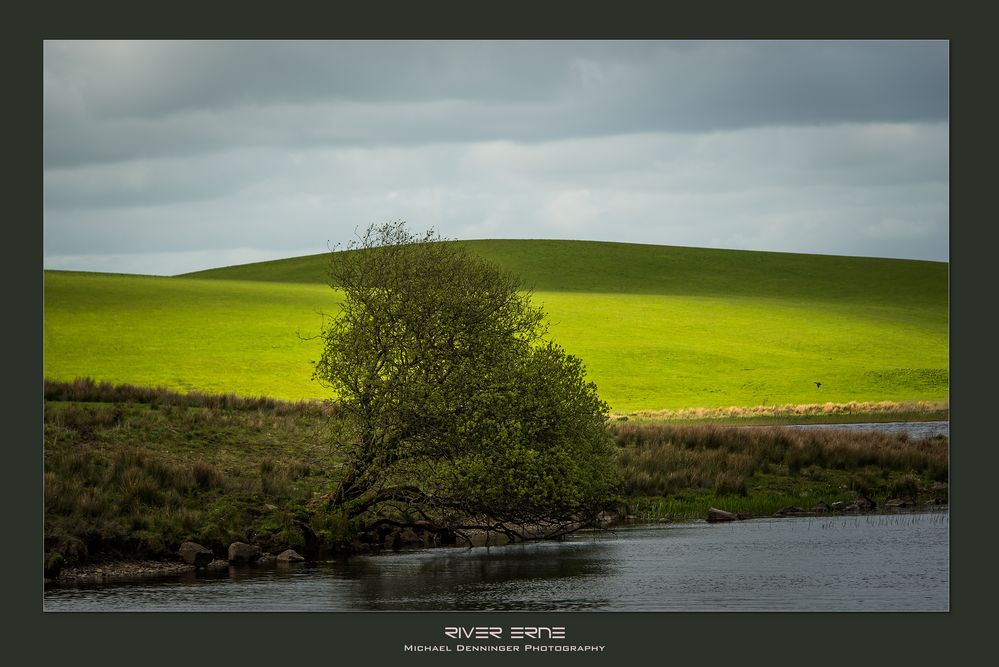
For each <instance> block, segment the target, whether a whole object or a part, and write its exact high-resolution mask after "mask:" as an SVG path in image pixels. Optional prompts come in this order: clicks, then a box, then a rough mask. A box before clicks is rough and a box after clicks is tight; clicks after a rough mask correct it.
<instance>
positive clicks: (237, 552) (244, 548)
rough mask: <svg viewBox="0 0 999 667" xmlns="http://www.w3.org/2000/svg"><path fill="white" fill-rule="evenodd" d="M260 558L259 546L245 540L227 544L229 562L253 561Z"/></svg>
mask: <svg viewBox="0 0 999 667" xmlns="http://www.w3.org/2000/svg"><path fill="white" fill-rule="evenodd" d="M258 560H260V547H258V546H256V545H253V544H246V543H245V542H233V543H232V544H230V545H229V562H230V563H255V562H257V561H258Z"/></svg>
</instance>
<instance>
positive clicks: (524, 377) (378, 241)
mask: <svg viewBox="0 0 999 667" xmlns="http://www.w3.org/2000/svg"><path fill="white" fill-rule="evenodd" d="M329 275H330V285H331V286H332V287H333V288H334V289H338V290H342V291H343V293H344V300H343V302H342V305H341V312H340V314H339V316H338V317H334V318H330V319H329V321H328V322H327V323H326V325H325V326H324V328H323V331H322V338H323V342H324V347H323V352H322V355H321V357H320V359H319V360H318V361H317V362H316V363H315V372H314V377H315V378H316V379H317V380H319V381H320V382H321V383H323V384H324V385H325V386H327V387H329V388H330V389H331V390H332V391H333V392H334V393H335V395H336V397H337V400H338V401H339V403H340V406H341V416H342V421H341V423H342V432H341V433H340V434H339V436H338V443H337V444H338V447H339V451H340V452H341V453H342V456H343V467H342V470H341V471H340V478H339V482H338V486H337V488H336V490H335V491H334V492H333V494H332V495H331V504H332V505H333V506H334V507H336V508H337V509H339V510H341V511H343V512H344V513H345V514H346V515H347V516H348V517H351V518H357V517H364V518H366V519H367V520H368V521H369V523H370V522H379V521H381V522H392V523H395V524H396V525H422V526H427V527H430V526H435V527H442V528H445V529H451V530H454V529H460V528H462V527H491V528H496V529H498V530H502V531H504V532H508V533H509V534H511V535H515V536H521V537H524V536H526V534H527V532H528V529H525V527H529V532H530V533H531V534H532V535H533V536H546V535H553V534H559V533H563V532H565V531H566V530H570V529H572V528H573V527H578V526H579V525H581V524H582V523H585V522H586V521H588V520H589V519H591V518H592V517H593V516H594V515H595V514H596V513H597V512H599V511H600V510H601V509H606V507H607V504H608V502H610V501H611V499H612V498H613V494H614V493H615V489H616V483H617V476H616V472H615V470H616V469H615V467H614V465H613V459H612V456H613V453H612V445H611V440H610V436H609V435H608V434H607V432H606V429H605V426H606V421H607V409H608V408H607V405H606V404H605V403H604V402H603V401H601V400H600V398H599V396H598V395H597V389H596V386H595V385H594V384H593V383H592V382H588V381H586V379H585V369H584V367H583V364H582V363H581V361H580V360H579V359H578V358H576V357H574V356H572V355H570V354H567V353H566V352H565V351H564V350H563V349H562V348H561V347H560V346H559V345H557V344H556V343H554V342H553V341H551V340H549V338H548V328H547V324H546V317H545V313H544V311H543V309H542V308H541V307H538V306H535V305H533V303H532V300H531V293H530V291H529V290H527V289H525V288H524V286H523V285H522V284H521V283H520V281H519V279H518V278H517V277H515V276H513V275H511V274H509V273H507V272H504V271H502V270H501V269H499V268H498V267H496V266H494V265H492V264H490V263H488V262H486V261H485V260H483V259H481V258H478V257H476V256H474V255H472V254H470V253H468V252H467V251H466V250H465V249H464V248H463V247H462V246H461V245H460V244H456V243H452V242H448V241H446V240H444V239H442V238H440V237H439V236H438V235H437V234H436V233H435V232H433V231H429V232H427V233H425V234H423V235H421V236H417V235H414V234H413V233H411V232H410V231H408V229H407V228H406V226H405V224H404V223H388V224H384V225H379V226H374V225H373V226H371V227H369V228H368V229H367V230H366V231H365V232H364V233H363V234H362V235H360V236H359V237H358V238H357V239H356V240H355V241H352V242H351V243H349V244H348V245H347V247H346V248H344V249H342V250H339V251H337V252H334V253H332V255H331V260H330V274H329Z"/></svg>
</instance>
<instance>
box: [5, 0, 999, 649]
mask: <svg viewBox="0 0 999 667" xmlns="http://www.w3.org/2000/svg"><path fill="white" fill-rule="evenodd" d="M685 4H688V5H690V6H688V7H685V8H683V7H681V6H679V5H676V6H674V5H667V4H666V3H662V4H657V5H650V6H653V7H657V9H654V10H651V9H646V6H645V5H637V4H635V3H618V4H616V5H613V6H612V5H609V4H607V3H601V4H599V5H595V6H593V7H592V8H584V6H583V5H581V4H579V3H572V4H568V3H567V4H552V3H545V4H543V5H542V4H541V3H538V4H537V5H535V6H533V7H531V8H530V9H518V6H517V5H515V4H511V3H502V4H486V3H479V4H473V3H453V2H452V3H445V2H431V3H406V4H405V5H396V6H392V5H386V3H384V2H382V3H376V4H372V5H371V7H372V8H373V9H372V10H371V11H370V12H369V14H368V15H367V16H361V15H360V13H359V12H360V11H361V10H360V9H359V6H360V5H359V3H358V7H354V6H350V5H346V4H329V5H323V6H322V7H324V8H323V9H322V11H318V10H317V9H316V6H298V7H294V6H292V5H290V4H284V5H282V6H280V7H279V6H277V5H273V4H268V5H267V6H266V7H263V6H261V7H259V8H254V7H253V6H252V5H250V4H246V3H241V4H235V3H234V4H232V5H229V6H222V7H219V6H216V5H209V4H208V3H197V4H193V3H192V4H188V5H186V6H185V5H184V4H183V3H177V2H174V3H168V4H161V5H146V4H143V3H128V4H126V3H122V4H120V6H118V7H113V6H111V5H108V4H106V5H104V6H102V7H100V8H98V7H97V6H96V5H95V4H94V3H72V4H70V3H65V4H64V5H61V6H60V5H59V4H56V3H52V2H49V3H45V4H44V5H36V6H35V9H33V10H21V9H19V10H15V11H17V12H20V13H19V14H13V15H12V14H11V13H10V12H11V11H12V10H10V9H8V14H7V18H8V22H7V26H6V28H7V31H6V32H8V33H11V34H9V35H5V37H6V39H5V41H4V47H3V48H4V51H5V56H6V57H5V58H4V63H5V66H6V70H7V74H8V76H7V77H5V81H7V82H8V91H7V93H8V94H7V96H6V97H7V100H6V104H5V107H4V115H5V118H7V123H8V125H7V127H8V130H9V132H8V136H11V137H12V140H13V143H14V150H13V151H9V152H7V154H6V155H5V159H4V161H3V162H4V165H5V169H4V173H5V176H6V178H5V186H6V187H5V191H6V192H7V193H8V194H13V195H15V196H14V197H13V199H14V201H15V206H14V210H13V211H11V212H9V213H8V215H7V216H6V220H7V225H5V231H6V232H7V236H8V243H7V244H5V245H6V251H5V259H6V260H7V261H5V262H4V269H3V270H4V272H5V277H6V278H7V280H6V284H7V293H8V295H9V298H10V299H12V300H13V301H14V302H15V304H16V305H17V309H16V312H15V314H14V316H13V317H11V318H10V319H9V320H8V321H9V322H12V323H13V322H29V323H30V325H29V326H27V327H20V326H19V327H16V328H9V329H8V332H9V333H11V335H13V337H14V338H13V340H10V341H9V342H10V343H12V344H8V347H7V350H8V357H9V358H10V359H12V362H13V364H14V365H15V367H16V372H15V376H14V377H15V381H13V382H8V383H6V385H7V387H8V389H7V392H6V393H7V394H8V396H7V400H8V403H7V404H8V406H9V407H8V413H7V414H8V415H10V416H13V417H14V419H13V420H12V421H13V422H14V432H13V434H12V435H11V436H10V437H9V438H7V439H6V446H7V453H8V458H7V460H6V461H5V465H4V466H3V469H4V482H5V484H4V488H5V502H4V507H5V509H6V510H7V511H6V512H5V514H6V515H7V518H8V523H7V525H6V526H5V527H6V529H7V531H8V532H7V537H8V539H7V540H5V541H4V542H5V545H6V547H7V550H8V553H16V555H17V561H18V562H15V563H12V565H13V567H12V568H11V569H9V570H8V571H9V572H10V575H11V576H10V577H9V579H10V580H11V581H10V584H9V586H8V593H7V594H6V595H5V596H4V598H3V599H4V604H5V607H6V608H7V611H8V612H12V615H10V616H8V618H11V619H13V621H14V623H13V624H11V623H8V624H7V628H8V633H6V634H7V635H8V641H9V642H11V643H12V644H10V645H9V647H10V650H11V653H12V654H13V655H30V656H37V658H38V660H39V661H40V662H43V663H45V664H57V663H66V664H76V663H77V662H82V663H83V664H89V663H90V662H95V663H97V662H100V663H101V664H106V665H118V664H122V665H124V664H132V663H137V662H138V663H147V664H148V663H152V664H175V663H178V662H187V661H196V662H200V663H205V662H217V661H221V660H224V661H225V662H226V663H228V664H232V663H237V661H244V660H245V661H249V663H248V664H254V665H259V664H271V663H273V664H285V663H288V664H292V663H298V664H301V663H306V662H308V663H311V664H316V665H327V664H328V665H332V664H338V663H340V662H341V661H342V660H344V659H346V660H348V661H353V660H363V661H364V662H365V663H367V664H382V662H383V661H382V658H384V659H385V662H387V661H390V660H393V659H395V660H400V659H402V660H404V661H405V662H406V663H407V664H412V663H413V662H416V663H422V662H431V661H432V662H436V663H440V662H441V660H442V658H440V657H436V656H435V657H433V658H431V659H429V660H423V659H420V658H414V657H411V656H403V655H402V654H401V653H400V652H399V650H398V647H399V645H400V644H401V643H403V642H404V641H417V640H424V639H425V638H430V637H435V636H438V635H439V633H440V628H441V626H442V625H444V624H454V623H457V622H462V623H465V624H469V625H472V624H477V625H478V624H483V623H487V622H489V623H492V622H500V623H503V624H511V623H513V622H514V619H516V622H518V623H521V622H522V623H525V624H526V623H528V622H532V620H533V621H539V620H540V621H541V622H543V623H549V624H553V623H558V624H561V625H565V626H566V627H567V628H568V629H569V632H571V633H572V634H573V635H574V636H584V637H586V638H587V640H588V641H591V642H598V643H602V644H607V645H608V652H607V653H606V654H604V655H603V656H600V658H599V659H598V660H591V659H584V658H576V659H572V660H567V661H571V662H572V663H574V664H578V663H580V662H582V663H591V662H594V663H595V662H600V663H611V662H613V661H619V660H622V659H629V658H638V659H643V658H644V659H650V658H658V659H657V660H656V662H657V663H659V664H664V663H665V664H669V663H674V664H676V663H678V662H680V661H682V660H685V659H691V660H697V661H698V662H700V663H706V664H716V663H721V662H722V661H739V662H742V661H744V660H747V659H749V660H750V661H753V662H755V661H756V660H765V661H766V662H767V663H768V664H778V665H779V664H801V663H805V664H833V663H845V664H874V663H875V662H881V661H890V662H891V663H892V664H901V663H905V662H909V661H911V664H931V663H935V662H938V661H944V660H947V659H948V658H949V656H950V653H951V652H952V651H954V650H955V648H956V647H958V646H960V647H961V649H962V652H963V651H964V650H967V649H970V648H972V647H973V646H974V645H975V644H976V643H981V644H984V638H987V637H988V635H987V634H978V633H977V632H976V626H978V627H979V628H980V627H981V624H980V623H976V620H984V619H986V618H990V617H991V610H990V609H989V607H986V606H985V605H986V604H987V603H988V601H987V600H985V598H984V595H983V592H984V589H985V588H986V586H987V585H988V582H989V581H990V575H991V572H992V563H993V562H994V554H993V552H991V550H990V549H988V548H987V547H978V546H976V542H977V540H976V539H975V536H976V535H977V534H987V533H988V532H990V531H991V529H992V522H989V521H985V520H984V519H985V518H986V517H985V515H984V511H983V510H984V509H985V506H984V505H983V504H979V503H980V502H984V499H983V498H981V497H980V493H979V492H978V490H979V489H983V488H989V487H988V479H989V475H990V473H992V471H993V470H995V467H994V465H992V464H993V463H994V455H993V454H992V445H991V442H990V440H989V439H987V437H986V435H987V434H986V431H985V430H984V420H983V419H982V415H986V414H988V407H987V406H986V401H987V399H988V398H991V392H990V391H989V387H988V386H987V385H986V384H985V380H986V378H985V377H984V375H985V373H984V372H983V370H984V368H983V367H984V366H985V364H986V363H987V360H989V359H990V357H989V356H988V355H989V353H990V352H991V351H992V349H993V348H994V347H995V346H994V343H993V341H994V339H995V334H994V333H993V331H992V329H991V325H990V324H989V319H990V318H989V317H988V316H989V315H990V314H991V312H992V311H994V309H995V306H994V303H995V296H994V295H993V293H992V292H993V290H992V289H991V286H993V285H995V284H996V279H995V277H994V275H993V273H992V266H993V260H992V257H991V255H993V254H994V252H995V248H996V247H997V246H996V244H994V243H992V241H993V240H994V236H995V232H994V231H993V229H992V226H993V225H992V221H993V218H994V214H993V213H992V212H991V207H989V208H987V207H986V205H985V202H984V201H983V197H982V194H983V193H984V192H987V191H988V190H987V186H986V183H985V179H986V178H988V177H989V176H990V175H991V174H992V173H994V171H995V167H994V164H993V161H994V160H990V159H987V158H993V156H992V155H988V156H986V155H985V149H984V146H983V142H984V138H985V135H986V133H987V128H990V125H991V124H992V123H993V122H994V121H993V119H992V118H988V119H986V118H985V114H986V113H988V112H989V110H990V109H991V108H992V107H991V105H990V104H987V103H985V102H984V100H980V98H979V96H978V95H976V91H979V90H988V89H989V88H991V83H990V82H991V78H992V76H991V75H992V73H991V72H990V71H989V70H988V68H987V67H986V66H985V65H983V63H987V62H990V61H991V60H992V58H993V56H994V54H993V53H991V52H990V51H991V48H990V44H991V43H992V40H991V39H990V36H989V35H987V34H984V33H983V32H980V30H981V29H980V28H979V25H987V22H985V21H984V19H983V17H979V16H975V15H973V14H968V15H963V16H961V15H955V14H953V13H950V12H951V10H947V11H945V10H943V4H942V3H934V5H933V6H931V7H930V8H929V9H921V8H918V6H916V5H914V4H913V3H898V4H896V5H894V6H892V5H888V4H885V3H880V4H878V5H877V6H876V7H872V6H871V5H868V4H861V3H855V4H851V3H844V2H838V3H833V4H829V3H800V2H799V3H786V4H784V3H781V4H780V5H778V4H775V3H769V4H766V5H763V4H762V3H746V2H739V3H731V4H724V5H720V4H719V3H717V2H715V3H703V4H702V5H701V6H702V7H703V9H697V8H696V7H694V6H693V3H685ZM612 7H613V9H612ZM27 11H30V12H32V13H31V14H27V13H25V12H27ZM695 12H697V13H698V15H695ZM278 36H280V37H313V38H320V37H322V38H365V37H380V38H493V37H497V38H521V39H524V38H548V39H553V38H554V39H557V38H564V37H573V38H627V39H635V38H693V37H698V38H702V37H712V38H744V37H751V38H797V39H815V38H853V39H856V38H932V39H948V40H950V42H951V55H952V120H951V128H952V131H951V132H952V151H953V159H952V171H951V174H952V175H951V193H952V214H951V266H952V271H951V287H952V290H951V314H952V320H951V322H952V326H951V331H952V336H953V339H952V344H951V350H952V361H951V378H952V393H951V410H952V412H951V419H952V427H951V433H952V440H953V442H954V454H953V461H952V463H953V465H952V476H953V480H954V482H953V489H954V491H953V495H952V519H951V525H952V526H953V531H952V538H953V539H952V552H951V556H952V559H951V574H952V595H951V610H952V611H951V612H950V613H946V614H938V613H933V614H632V613H618V614H606V613H602V614H587V613H579V614H549V615H540V616H539V615H537V614H506V615H495V614H439V613H413V614H402V613H384V612H382V613H372V614H361V613H356V614H354V613H351V614H284V615H278V614H235V613H233V614H43V613H42V612H41V592H42V590H41V588H42V586H41V580H42V576H41V563H40V559H39V558H38V557H37V548H36V547H35V546H34V545H37V544H39V543H40V542H41V523H42V522H41V514H42V511H41V456H40V452H39V450H38V444H39V442H40V439H41V438H40V433H41V406H42V403H41V368H42V365H41V359H42V335H41V334H42V331H41V329H42V290H41V266H42V243H41V236H42V215H41V202H42V183H41V174H42V164H41V137H42V131H41V91H42V87H41V55H42V52H41V41H42V40H43V39H46V38H87V39H93V38H102V37H105V38H107V37H110V38H120V37H147V38H151V37H166V38H171V37H190V38H199V37H213V38H218V37H240V38H251V37H255V38H271V37H278ZM12 128H13V129H12ZM10 236H15V241H14V242H11V241H10V240H9V239H10ZM979 313H982V314H983V315H984V317H983V316H982V315H979V316H978V317H976V315H978V314H979ZM990 344H992V345H990ZM978 369H982V370H978ZM976 370H977V372H975V371H976ZM15 387H16V390H15ZM664 566H668V564H664ZM976 639H977V641H976ZM15 649H18V651H17V653H14V650H15ZM22 650H27V651H29V653H21V651H22ZM452 656H453V654H452ZM458 657H459V659H462V660H463V661H464V660H467V659H468V658H469V657H470V656H462V654H458ZM494 657H496V654H491V655H476V656H474V658H473V659H474V660H476V661H478V660H481V659H492V658H494ZM539 657H540V658H541V659H542V660H543V661H548V660H559V659H560V658H561V657H560V656H549V655H544V656H539ZM504 659H508V658H504Z"/></svg>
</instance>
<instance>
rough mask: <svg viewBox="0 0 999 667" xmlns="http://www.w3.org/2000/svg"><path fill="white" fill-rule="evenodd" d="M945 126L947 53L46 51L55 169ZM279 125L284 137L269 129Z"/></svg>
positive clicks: (410, 47) (63, 47)
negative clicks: (748, 130)
mask: <svg viewBox="0 0 999 667" xmlns="http://www.w3.org/2000/svg"><path fill="white" fill-rule="evenodd" d="M946 117H947V45H946V43H944V42H887V43H885V42H859V43H847V42H829V43H801V42H723V43H672V42H651V43H631V42H609V43H604V42H583V43H574V42H564V43H563V42H552V43H517V42H514V43H505V42H485V43H478V42H443V43H411V42H400V43H396V42H387V43H386V42H290V43H286V42H277V43H270V42H264V43H255V42H222V43H218V42H207V43H200V42H194V43H191V42H151V43H144V42H140V43H128V42H122V43H119V42H113V43H101V42H98V43H90V42H82V43H79V42H69V43H67V42H49V43H46V48H45V133H46V145H45V155H46V164H48V165H53V166H56V165H68V164H81V163H86V162H89V161H103V160H122V159H132V158H135V157H141V156H147V155H154V154H155V155H159V154H164V153H166V154H174V155H185V154H196V153H201V152H205V151H210V150H216V149H222V148H225V147H226V146H230V145H233V144H239V145H245V144H246V143H248V142H249V143H252V144H256V145H269V144H279V145H292V146H304V145H316V144H319V145H343V144H348V145H350V144H354V145H361V144H369V143H374V144H383V145H384V144H394V143H402V144H412V143H417V144H421V143H427V142H438V141H455V142H463V141H486V140H511V141H545V140H551V139H559V138H570V137H590V136H602V135H612V134H630V133H639V132H699V131H709V130H717V129H737V128H742V127H754V126H762V125H784V124H817V123H840V122H870V121H878V122H882V121H894V122H909V121H927V120H944V119H946ZM275 128H280V129H279V130H278V131H275Z"/></svg>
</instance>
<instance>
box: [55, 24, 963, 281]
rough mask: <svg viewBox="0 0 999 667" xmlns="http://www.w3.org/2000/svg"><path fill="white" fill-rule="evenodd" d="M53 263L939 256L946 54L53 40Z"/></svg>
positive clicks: (891, 44)
mask: <svg viewBox="0 0 999 667" xmlns="http://www.w3.org/2000/svg"><path fill="white" fill-rule="evenodd" d="M43 57H44V67H43V75H44V101H43V113H44V137H43V151H44V175H43V179H44V181H43V182H44V266H45V268H47V269H72V270H83V271H109V272H120V273H143V274H155V275H176V274H179V273H184V272H188V271H195V270H199V269H205V268H211V267H217V266H227V265H232V264H241V263H245V262H252V261H260V260H266V259H277V258H282V257H294V256H298V255H305V254H314V253H320V252H326V251H328V250H329V249H330V248H331V247H335V246H336V244H338V243H344V242H346V241H348V240H349V239H351V238H353V237H354V235H355V234H356V232H357V231H358V230H361V229H364V228H365V227H367V226H368V225H369V224H372V223H383V222H389V221H394V220H405V221H407V223H408V224H409V226H410V227H411V228H412V229H413V230H414V231H417V232H419V231H423V230H425V229H427V228H430V227H432V228H434V229H436V230H437V231H438V232H440V233H441V234H442V235H443V236H445V237H448V238H458V239H486V238H523V239H528V238H545V239H586V240H596V241H621V242H628V243H651V244H662V245H681V246H697V247H710V248H736V249H746V250H773V251H784V252H804V253H821V254H835V255H861V256H873V257H898V258H910V259H928V260H937V261H947V260H948V256H949V242H948V226H949V213H948V208H949V174H948V170H949V105H948V97H949V77H948V68H949V63H948V44H947V42H946V41H881V42H873V41H748V42H740V41H710V42H697V41H677V42H671V41H653V42H635V41H623V42H617V41H591V42H570V41H555V42H533V41H527V42H524V41H497V42H492V41H487V42H480V41H453V42H421V41H412V42H393V41H291V42H280V41H260V42H254V41H138V42H131V41H110V42H105V41H47V42H45V44H44V49H43Z"/></svg>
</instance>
